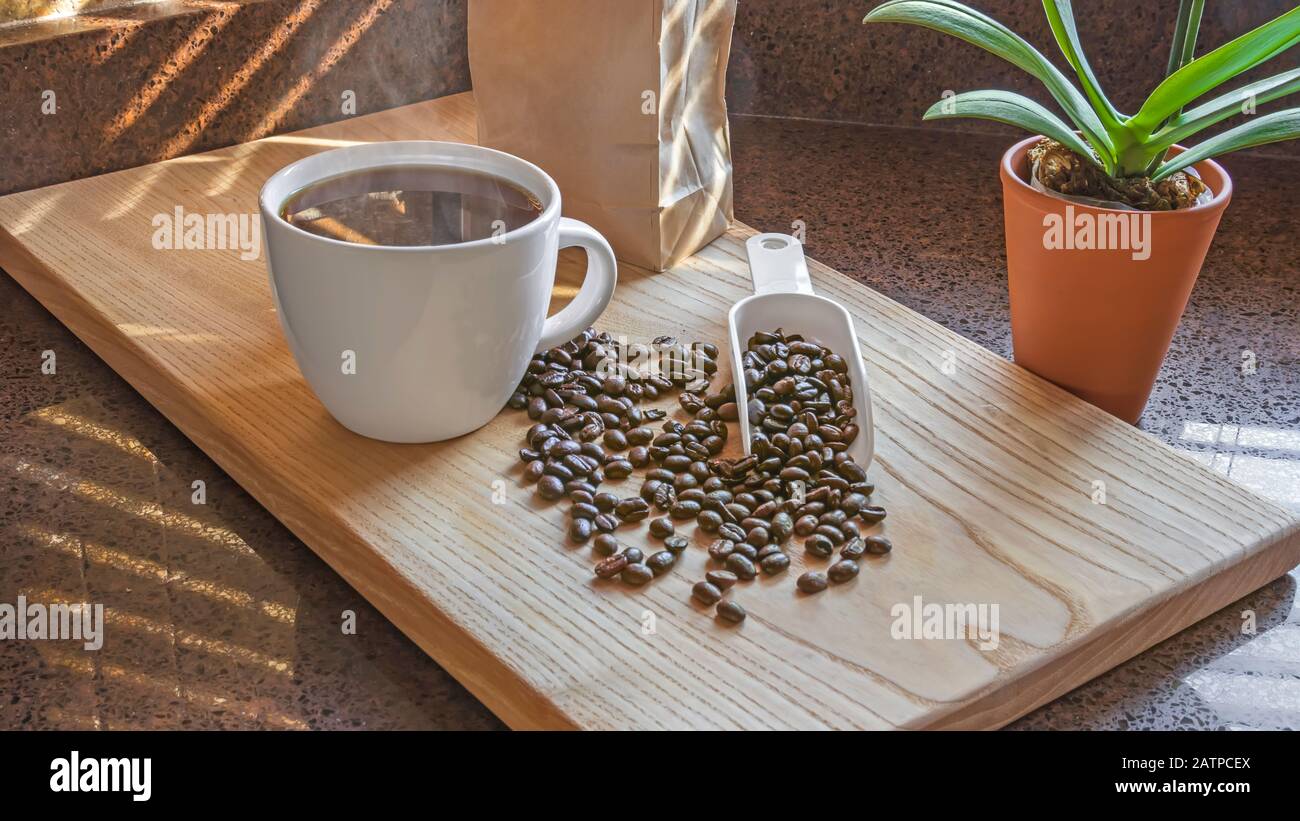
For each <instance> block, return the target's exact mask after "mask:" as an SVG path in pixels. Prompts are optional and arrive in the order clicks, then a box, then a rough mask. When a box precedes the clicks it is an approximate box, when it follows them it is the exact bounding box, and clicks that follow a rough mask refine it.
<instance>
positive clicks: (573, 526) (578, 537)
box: [569, 519, 592, 544]
mask: <svg viewBox="0 0 1300 821" xmlns="http://www.w3.org/2000/svg"><path fill="white" fill-rule="evenodd" d="M591 530H592V527H591V520H590V519H574V520H573V521H571V522H569V538H570V539H572V540H573V541H575V542H578V543H579V544H581V543H583V542H585V541H587V540H588V539H590V538H591Z"/></svg>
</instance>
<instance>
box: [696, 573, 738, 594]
mask: <svg viewBox="0 0 1300 821" xmlns="http://www.w3.org/2000/svg"><path fill="white" fill-rule="evenodd" d="M704 578H705V580H706V581H708V583H709V584H711V585H713V586H714V587H716V588H718V589H719V590H729V589H730V588H731V587H732V585H734V584H735V583H736V582H737V581H739V580H740V577H739V576H737V575H736V574H735V573H732V572H731V571H730V570H710V571H709V572H708V573H705V574H704Z"/></svg>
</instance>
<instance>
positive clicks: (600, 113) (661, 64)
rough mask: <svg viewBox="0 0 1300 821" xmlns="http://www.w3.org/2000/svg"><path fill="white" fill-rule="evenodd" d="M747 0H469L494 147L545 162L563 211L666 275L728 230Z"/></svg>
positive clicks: (481, 126) (482, 109)
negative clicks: (735, 40)
mask: <svg viewBox="0 0 1300 821" xmlns="http://www.w3.org/2000/svg"><path fill="white" fill-rule="evenodd" d="M735 16H736V0H470V4H469V60H470V72H471V75H472V79H473V83H474V97H475V100H476V102H477V104H478V138H479V142H480V143H481V144H482V145H485V146H488V147H491V148H497V149H500V150H502V151H507V152H509V153H511V154H515V155H517V156H520V157H523V158H524V159H526V160H529V161H530V162H533V163H536V164H537V165H539V166H541V167H542V169H543V170H545V171H546V172H547V173H549V174H550V175H551V176H552V177H554V178H555V181H556V182H557V183H558V184H559V186H560V195H561V198H562V200H563V203H564V213H565V214H566V215H567V216H570V217H573V218H575V219H580V220H582V221H584V222H587V223H589V224H591V225H592V226H593V227H594V228H595V229H596V230H598V231H600V232H601V233H602V234H604V235H605V238H606V239H608V240H609V242H610V245H612V246H613V247H614V252H615V253H616V254H617V255H618V257H619V258H620V259H622V260H624V261H626V262H630V263H633V264H635V265H640V266H643V267H647V268H652V269H654V270H656V271H662V270H664V269H665V268H668V267H670V266H672V265H673V264H674V263H676V262H678V261H680V260H682V259H684V258H686V257H688V256H690V255H691V254H693V253H695V251H697V250H699V248H701V247H702V246H704V245H705V244H707V243H708V242H709V241H711V240H712V239H713V238H715V237H717V236H718V235H719V234H721V233H722V232H723V231H725V230H726V228H727V224H728V223H729V221H730V220H731V218H732V199H731V146H730V142H729V134H728V129H727V108H726V102H725V100H724V89H725V86H726V73H727V58H728V56H729V54H730V50H731V28H732V24H733V23H734V21H735Z"/></svg>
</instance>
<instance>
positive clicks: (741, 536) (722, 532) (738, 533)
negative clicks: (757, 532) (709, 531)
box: [718, 522, 749, 542]
mask: <svg viewBox="0 0 1300 821" xmlns="http://www.w3.org/2000/svg"><path fill="white" fill-rule="evenodd" d="M718 535H719V536H721V537H722V538H724V539H730V540H731V541H733V542H743V541H745V537H746V536H747V535H749V534H747V533H746V532H745V530H744V528H742V527H740V525H738V524H734V523H731V522H728V523H727V524H724V525H723V526H722V527H720V528H718Z"/></svg>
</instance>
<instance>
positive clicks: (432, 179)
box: [280, 165, 542, 246]
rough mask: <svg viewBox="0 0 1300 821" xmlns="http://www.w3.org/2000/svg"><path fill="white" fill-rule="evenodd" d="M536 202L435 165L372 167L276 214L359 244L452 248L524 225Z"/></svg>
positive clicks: (321, 185)
mask: <svg viewBox="0 0 1300 821" xmlns="http://www.w3.org/2000/svg"><path fill="white" fill-rule="evenodd" d="M541 213H542V204H541V203H540V202H538V201H537V198H536V197H534V196H533V195H532V194H530V193H528V192H527V191H525V190H523V189H522V188H520V187H518V186H516V185H514V184H513V183H510V182H507V181H506V180H503V179H501V178H499V177H494V176H492V175H490V174H482V173H479V172H476V171H465V170H462V169H458V168H448V167H445V166H434V165H402V166H387V167H383V168H371V169H366V170H363V171H355V172H352V173H350V174H342V175H340V176H337V177H332V178H330V179H327V180H322V181H320V182H318V183H315V184H313V185H309V186H307V187H306V188H304V189H302V190H301V191H298V192H297V193H295V194H293V195H292V196H290V197H289V199H288V200H287V201H286V202H285V204H284V208H283V209H281V212H280V215H281V216H282V217H284V219H285V221H287V222H288V223H290V224H291V225H294V226H297V227H298V228H301V229H303V230H304V231H308V232H310V233H312V234H317V235H319V236H322V237H329V238H331V239H338V240H343V241H345V242H355V243H359V244H362V245H394V246H414V245H452V244H455V243H458V242H470V241H473V240H478V239H488V238H490V237H495V236H500V235H502V234H504V233H505V232H506V231H513V230H514V229H516V228H519V227H521V226H524V225H527V224H528V223H530V222H532V221H533V220H534V219H536V218H537V217H538V216H539V215H540V214H541Z"/></svg>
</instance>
